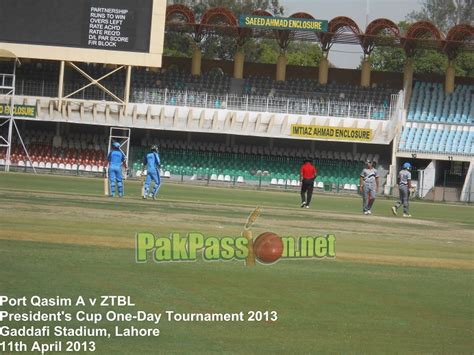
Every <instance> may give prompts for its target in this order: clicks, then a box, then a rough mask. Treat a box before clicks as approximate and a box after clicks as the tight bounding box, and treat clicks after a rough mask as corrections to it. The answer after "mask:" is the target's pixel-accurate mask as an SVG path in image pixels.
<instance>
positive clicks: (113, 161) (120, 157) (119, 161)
mask: <svg viewBox="0 0 474 355" xmlns="http://www.w3.org/2000/svg"><path fill="white" fill-rule="evenodd" d="M107 161H108V174H109V187H110V196H112V197H115V182H117V190H118V195H119V197H122V196H123V178H122V166H124V167H125V169H127V163H126V162H125V154H123V152H122V151H121V150H120V143H118V142H113V143H112V150H111V151H110V153H109V156H108V157H107Z"/></svg>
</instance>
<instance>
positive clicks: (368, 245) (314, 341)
mask: <svg viewBox="0 0 474 355" xmlns="http://www.w3.org/2000/svg"><path fill="white" fill-rule="evenodd" d="M102 191H103V185H102V180H100V179H91V178H72V177H55V176H33V175H27V174H13V173H9V174H5V173H2V174H0V295H1V294H6V295H8V296H17V297H20V296H31V295H40V296H44V297H53V296H58V295H59V296H63V297H77V296H78V295H82V296H86V297H98V296H100V295H129V296H131V297H132V301H133V302H134V303H136V304H137V308H138V309H140V310H144V311H147V312H163V311H165V310H174V311H176V312H182V313H185V312H211V313H212V312H239V311H244V312H247V311H250V310H261V311H265V310H275V311H277V312H278V315H279V319H278V320H277V321H275V322H242V323H223V322H221V323H198V322H192V323H191V322H189V323H184V322H183V323H175V322H164V321H162V323H160V324H159V329H160V331H161V335H160V336H159V337H156V338H153V337H146V338H139V337H135V338H114V339H106V338H96V339H95V340H96V343H97V351H96V353H100V354H107V353H110V354H132V353H143V354H152V353H160V352H162V353H169V352H171V353H190V352H194V353H209V352H215V353H224V352H225V353H288V352H292V353H315V352H318V353H374V354H381V353H417V354H419V353H466V354H467V353H469V354H471V353H472V351H473V349H474V340H473V339H474V337H473V332H474V307H473V306H474V302H473V300H474V298H473V291H474V283H473V281H474V280H473V275H474V274H473V269H474V262H473V252H474V244H473V241H474V232H473V231H474V208H473V207H471V206H465V205H448V204H435V203H424V202H413V203H412V205H411V212H412V214H413V216H414V218H413V219H410V220H407V219H403V218H401V217H394V216H392V215H391V212H390V206H391V204H392V203H393V201H390V200H386V199H384V198H380V199H378V200H377V201H376V204H375V208H374V210H373V213H374V214H373V215H372V216H364V215H362V213H361V212H360V209H361V206H360V205H361V202H360V200H359V199H358V198H356V197H347V196H333V195H316V196H315V197H314V203H313V206H312V208H311V209H309V210H301V209H300V208H299V205H298V200H299V198H298V194H297V193H295V192H270V191H254V190H243V189H233V188H225V187H223V188H215V187H200V186H190V185H180V184H171V183H167V182H166V181H165V183H164V185H163V186H162V189H161V190H160V197H159V200H157V201H143V200H141V199H140V198H139V194H140V183H139V182H132V181H130V182H127V183H126V194H127V195H126V197H125V198H123V199H120V200H119V199H112V198H106V197H104V196H102ZM257 205H259V206H261V207H262V208H263V212H262V215H261V216H260V217H259V219H258V220H257V222H256V224H255V226H254V228H253V230H254V235H257V234H259V233H260V232H264V231H273V232H275V233H277V234H279V235H294V236H307V235H321V234H327V233H333V234H335V236H336V254H337V256H336V259H334V260H333V259H323V260H317V259H310V260H301V261H293V260H291V261H290V260H281V261H279V262H278V263H276V264H274V265H270V266H268V265H257V266H256V267H255V268H247V267H245V265H244V263H243V262H239V261H230V262H223V261H222V262H204V261H202V260H199V261H197V262H190V263H176V262H175V263H161V264H158V263H155V262H152V261H150V262H148V263H144V264H137V263H136V262H135V249H134V248H135V235H136V233H137V232H153V233H154V234H157V235H168V234H169V233H170V232H180V233H183V234H186V233H188V232H193V231H199V232H202V233H204V234H206V235H212V236H219V237H222V236H237V235H239V234H240V233H241V230H242V226H243V224H244V223H245V220H246V218H247V216H248V214H249V213H250V212H251V211H252V209H253V208H254V207H255V206H257ZM53 309H56V308H53ZM58 310H59V308H58ZM96 311H97V309H96ZM26 324H27V325H31V323H26ZM131 324H134V325H136V326H143V324H140V323H136V322H135V323H131ZM10 325H12V324H10ZM79 325H84V324H82V323H79V322H77V321H76V322H72V323H71V326H79ZM104 326H105V327H110V324H105V323H104ZM4 340H5V339H4ZM47 340H48V339H43V341H47ZM49 340H51V341H54V339H49ZM0 341H1V340H0ZM26 341H27V342H29V343H31V341H30V340H26Z"/></svg>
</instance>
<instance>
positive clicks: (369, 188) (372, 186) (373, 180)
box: [360, 161, 379, 215]
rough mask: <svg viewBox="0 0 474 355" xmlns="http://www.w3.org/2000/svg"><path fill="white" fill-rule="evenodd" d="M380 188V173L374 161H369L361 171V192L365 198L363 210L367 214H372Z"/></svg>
mask: <svg viewBox="0 0 474 355" xmlns="http://www.w3.org/2000/svg"><path fill="white" fill-rule="evenodd" d="M378 189H379V173H378V172H377V170H376V169H375V168H374V166H373V162H371V161H367V167H366V168H365V169H363V170H362V172H361V173H360V192H361V193H362V198H363V202H362V204H363V206H362V208H363V212H364V214H365V215H368V214H372V211H371V209H372V206H373V205H374V201H375V194H376V192H377V190H378Z"/></svg>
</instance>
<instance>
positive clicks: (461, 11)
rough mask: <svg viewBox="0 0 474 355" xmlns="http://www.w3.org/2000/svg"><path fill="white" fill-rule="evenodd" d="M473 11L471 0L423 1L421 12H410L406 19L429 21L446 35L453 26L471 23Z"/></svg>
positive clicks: (473, 5) (473, 6) (473, 4)
mask: <svg viewBox="0 0 474 355" xmlns="http://www.w3.org/2000/svg"><path fill="white" fill-rule="evenodd" d="M473 9H474V1H473V0H424V1H423V4H422V7H421V10H420V11H413V12H411V13H410V14H409V15H408V16H407V19H408V20H411V21H413V22H415V21H421V20H428V21H431V22H433V23H434V24H435V25H436V26H437V27H438V28H439V29H440V30H441V32H444V33H445V34H446V33H447V32H448V31H449V29H450V28H451V27H453V26H454V25H457V24H460V23H473V22H474V10H473Z"/></svg>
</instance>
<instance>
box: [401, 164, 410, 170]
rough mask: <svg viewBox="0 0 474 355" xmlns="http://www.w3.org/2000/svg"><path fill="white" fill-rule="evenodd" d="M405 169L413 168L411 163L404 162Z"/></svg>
mask: <svg viewBox="0 0 474 355" xmlns="http://www.w3.org/2000/svg"><path fill="white" fill-rule="evenodd" d="M403 169H411V164H410V163H403Z"/></svg>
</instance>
